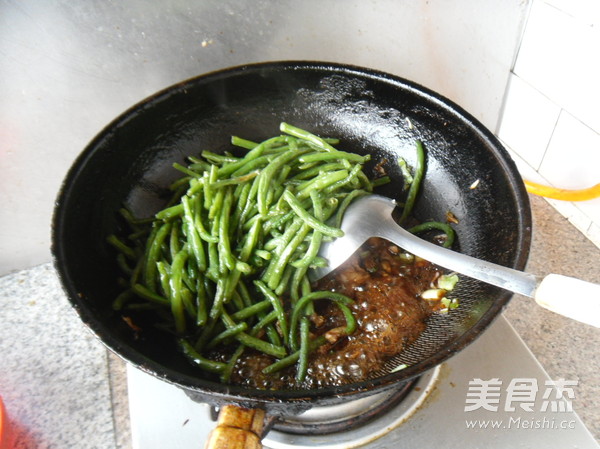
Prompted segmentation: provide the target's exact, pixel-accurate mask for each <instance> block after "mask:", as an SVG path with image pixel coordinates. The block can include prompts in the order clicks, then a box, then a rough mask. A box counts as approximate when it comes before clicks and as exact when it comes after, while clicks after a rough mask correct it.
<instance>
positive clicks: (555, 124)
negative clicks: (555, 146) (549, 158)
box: [534, 88, 564, 175]
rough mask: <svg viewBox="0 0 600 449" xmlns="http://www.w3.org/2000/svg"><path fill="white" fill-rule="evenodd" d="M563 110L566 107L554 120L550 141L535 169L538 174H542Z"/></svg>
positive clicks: (561, 109)
mask: <svg viewBox="0 0 600 449" xmlns="http://www.w3.org/2000/svg"><path fill="white" fill-rule="evenodd" d="M534 89H535V88H534ZM553 103H554V102H553ZM554 104H556V103H554ZM557 106H558V105H557ZM559 107H560V106H559ZM563 112H564V109H563V108H562V107H561V108H560V111H558V115H557V116H556V121H555V122H554V126H553V127H552V132H551V133H550V137H549V138H548V141H547V142H546V147H545V148H544V153H543V154H542V157H541V158H540V162H539V164H538V166H537V167H535V171H536V172H538V174H540V175H541V173H540V170H541V168H542V164H543V163H544V159H545V158H546V153H548V148H550V143H551V142H552V138H553V137H554V133H555V132H556V127H557V126H558V121H559V120H560V117H561V116H562V114H563Z"/></svg>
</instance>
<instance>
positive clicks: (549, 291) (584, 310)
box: [534, 274, 600, 327]
mask: <svg viewBox="0 0 600 449" xmlns="http://www.w3.org/2000/svg"><path fill="white" fill-rule="evenodd" d="M534 298H535V301H536V302H537V303H538V304H539V305H540V306H542V307H544V308H545V309H548V310H551V311H553V312H556V313H559V314H561V315H563V316H566V317H568V318H572V319H574V320H577V321H581V322H582V323H586V324H591V325H592V326H596V327H600V285H598V284H592V283H591V282H587V281H582V280H581V279H575V278H572V277H568V276H563V275H560V274H549V275H547V276H546V277H545V278H544V279H542V282H540V284H539V286H538V288H537V289H536V291H535V294H534Z"/></svg>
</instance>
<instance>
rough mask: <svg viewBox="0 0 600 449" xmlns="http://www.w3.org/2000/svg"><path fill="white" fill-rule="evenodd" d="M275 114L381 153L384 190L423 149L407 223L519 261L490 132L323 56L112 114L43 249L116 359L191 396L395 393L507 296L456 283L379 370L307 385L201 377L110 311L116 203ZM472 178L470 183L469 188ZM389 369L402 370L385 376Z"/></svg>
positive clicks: (509, 180) (504, 157)
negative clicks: (452, 301)
mask: <svg viewBox="0 0 600 449" xmlns="http://www.w3.org/2000/svg"><path fill="white" fill-rule="evenodd" d="M281 121H286V122H288V123H291V124H294V125H296V126H299V127H302V128H305V129H307V130H310V131H311V132H314V133H316V134H319V135H324V136H331V137H338V138H340V139H341V144H340V148H342V149H345V150H347V151H353V152H357V153H361V154H364V153H371V154H373V155H374V157H373V158H372V159H373V160H374V161H379V160H381V159H382V158H386V159H387V160H388V164H387V167H388V171H389V174H390V175H391V177H392V178H393V180H394V182H393V183H392V184H391V185H388V186H387V187H386V188H385V189H384V190H383V192H382V193H383V194H385V195H388V196H390V197H394V198H397V199H401V189H400V187H399V185H400V184H399V180H400V176H401V175H400V171H399V169H398V167H397V164H396V163H395V161H396V159H397V157H398V156H401V157H403V158H405V159H406V160H407V161H408V163H409V164H412V163H414V161H415V154H414V153H415V151H414V141H415V139H417V138H418V139H421V140H422V141H423V142H424V145H425V147H426V149H427V154H428V156H427V172H426V175H425V182H424V186H423V188H422V193H421V195H420V198H419V200H418V203H417V207H416V211H415V215H416V218H417V219H420V220H426V219H437V220H441V221H444V220H445V215H446V212H447V211H452V213H453V214H454V215H455V216H456V217H458V219H459V223H458V224H457V225H455V229H456V231H457V235H458V244H459V249H460V251H462V252H464V253H467V254H470V255H473V256H476V257H479V258H482V259H486V260H489V261H492V262H495V263H499V264H502V265H505V266H509V267H513V268H517V269H523V268H524V265H525V262H526V259H527V256H528V252H529V246H530V238H531V235H530V233H531V216H530V208H529V202H528V198H527V195H526V192H525V189H524V187H523V183H522V180H521V178H520V176H519V174H518V172H517V170H516V168H515V165H514V164H513V162H512V161H511V159H510V157H509V156H508V154H507V152H506V151H505V150H504V148H503V147H502V145H501V144H500V143H499V142H498V140H497V139H496V138H495V137H494V136H493V135H492V134H491V133H490V132H489V131H488V130H486V129H485V128H484V127H483V126H482V125H481V124H480V123H479V122H478V121H477V120H476V119H474V118H473V117H472V116H471V115H469V114H468V113H467V112H465V111H464V110H463V109H461V108H460V107H459V106H457V105H455V104H453V103H452V102H450V101H449V100H447V99H445V98H443V97H441V96H440V95H438V94H436V93H434V92H431V91H429V90H427V89H425V88H423V87H421V86H419V85H416V84H414V83H412V82H409V81H406V80H403V79H400V78H397V77H395V76H391V75H388V74H385V73H381V72H377V71H373V70H369V69H362V68H357V67H352V66H343V65H337V64H328V63H312V62H275V63H266V64H257V65H248V66H242V67H236V68H232V69H228V70H223V71H219V72H214V73H209V74H207V75H203V76H200V77H198V78H194V79H191V80H188V81H184V82H182V83H180V84H177V85H174V86H172V87H170V88H168V89H166V90H163V91H161V92H159V93H157V94H156V95H153V96H152V97H150V98H148V99H146V100H144V101H143V102H141V103H139V104H138V105H136V106H134V107H132V108H131V109H130V110H128V111H127V112H125V113H124V114H123V115H121V116H120V117H118V118H117V119H116V120H115V121H113V122H112V123H110V124H109V125H108V126H107V127H106V128H105V129H104V130H103V131H101V132H100V134H99V135H98V136H97V137H96V138H95V139H94V140H93V141H92V142H91V143H90V144H89V145H88V146H87V148H85V150H84V151H83V152H82V153H81V155H80V156H79V157H78V158H77V160H76V161H75V162H74V164H73V166H72V168H71V169H70V171H69V172H68V174H67V176H66V179H65V181H64V184H63V186H62V188H61V191H60V193H59V195H58V199H57V202H56V209H55V214H54V219H53V243H52V245H53V247H52V250H53V255H54V262H55V266H56V269H57V271H58V274H59V277H60V279H61V281H62V284H63V286H64V289H65V291H66V293H67V296H68V298H69V300H70V301H71V303H72V305H73V306H74V308H75V309H76V310H77V312H78V314H79V316H80V317H81V319H82V320H83V322H84V323H85V324H86V325H87V326H88V327H89V328H90V329H91V330H92V331H93V332H94V333H95V334H96V335H97V336H98V338H100V340H101V341H102V342H103V343H104V344H105V345H106V346H107V347H108V348H110V349H111V350H112V351H114V352H115V353H116V354H118V355H119V356H121V357H122V358H123V359H125V360H126V361H127V362H129V363H131V364H133V365H134V366H136V367H138V368H140V369H142V370H144V371H145V372H148V373H150V374H152V375H154V376H156V377H158V378H160V379H163V380H165V381H167V382H170V383H172V384H175V385H177V386H179V387H180V388H182V389H184V390H185V391H186V392H187V393H188V395H190V396H191V397H192V398H193V399H195V400H198V401H205V402H209V403H212V404H215V405H223V404H229V403H233V404H237V405H240V406H244V407H251V408H262V409H265V410H266V412H267V413H268V414H272V415H282V414H294V413H299V412H301V411H303V410H306V409H308V408H310V407H312V406H314V405H328V404H335V403H339V402H342V401H346V400H347V399H348V398H349V397H351V398H353V399H354V398H359V397H363V396H366V395H371V394H374V393H378V392H382V391H384V390H387V389H390V388H394V387H396V386H397V385H398V384H400V383H401V382H403V381H406V380H407V379H410V378H412V377H414V376H417V375H419V374H421V373H423V372H424V371H426V370H428V369H430V368H432V367H434V366H436V365H438V364H439V363H441V362H442V361H444V360H446V359H447V358H448V357H451V356H452V355H453V354H455V353H457V352H458V351H459V350H461V349H463V348H464V347H466V346H467V345H468V344H469V343H471V342H472V341H473V340H475V339H476V338H477V336H478V335H479V334H481V332H483V331H484V330H485V329H486V328H487V327H488V325H489V324H490V323H491V322H492V320H493V319H494V318H495V317H496V316H497V315H498V314H499V313H500V312H501V311H502V309H503V307H504V306H505V305H506V303H507V302H508V301H509V299H510V296H511V294H510V293H508V292H506V291H503V290H501V289H498V288H496V287H492V286H489V285H484V284H480V283H478V282H476V281H473V280H470V279H466V278H463V280H462V282H461V283H460V284H459V290H458V291H457V292H456V296H458V297H459V298H460V299H461V305H460V307H459V308H458V309H456V310H453V311H452V312H451V313H450V314H448V315H446V316H442V315H440V316H434V317H433V318H432V319H431V320H430V321H429V323H428V326H427V330H426V331H425V333H424V334H423V335H422V336H421V338H420V339H419V340H418V341H417V342H416V343H415V344H414V345H412V347H411V348H410V349H408V350H407V351H405V353H403V354H402V355H401V356H400V357H397V358H396V359H395V360H393V361H392V362H390V363H389V364H388V365H389V366H388V369H386V370H385V371H384V372H381V373H376V374H374V375H373V376H372V378H371V379H369V380H367V381H365V382H362V383H358V384H352V385H346V386H342V387H335V388H323V389H319V390H314V391H306V390H294V391H291V390H290V391H262V390H252V389H248V388H243V387H236V386H230V385H224V384H221V383H218V382H215V381H212V380H209V379H207V378H206V377H203V374H202V372H200V371H199V370H198V369H197V368H195V367H194V366H192V365H190V364H189V363H188V362H187V361H186V360H185V358H184V357H183V356H182V355H180V354H179V352H178V350H177V349H176V346H175V344H174V343H173V342H172V341H171V340H170V339H168V338H164V336H162V335H158V334H153V333H151V332H146V333H144V334H143V337H142V338H136V337H135V333H134V332H132V330H131V328H130V327H129V326H128V325H127V324H126V323H125V322H124V321H123V320H122V318H121V317H120V316H119V315H118V314H117V313H114V312H113V310H112V309H111V303H112V301H113V299H114V298H115V296H116V295H117V294H118V291H119V288H118V286H117V283H116V278H117V267H116V264H115V261H114V254H113V253H112V251H111V250H110V248H109V247H108V246H107V244H106V243H105V239H106V237H107V235H109V234H111V233H113V232H115V230H116V227H117V214H116V211H117V210H118V208H119V207H121V205H122V204H123V203H125V204H127V205H128V206H129V207H130V208H131V209H132V210H133V211H134V213H135V214H137V215H138V216H148V215H151V214H152V213H153V212H155V211H157V210H158V209H160V208H161V206H163V204H164V201H165V198H166V197H165V188H166V186H168V185H169V183H170V182H171V181H173V180H174V179H175V178H177V177H178V176H179V174H178V172H176V171H175V170H174V169H172V163H173V162H183V161H184V158H185V156H187V155H193V154H198V153H199V152H200V151H202V150H203V149H211V150H213V151H225V150H227V149H229V148H230V144H229V139H230V136H231V135H239V136H241V137H244V138H248V139H252V140H261V139H264V138H267V137H270V136H272V135H275V134H277V133H278V125H279V123H280V122H281ZM476 181H477V182H478V184H477V186H476V187H475V188H472V187H473V183H475V182H476ZM399 364H406V365H408V367H407V368H406V369H403V370H399V371H396V372H392V370H393V368H394V367H396V366H398V365H399Z"/></svg>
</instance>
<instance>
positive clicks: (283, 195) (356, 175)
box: [108, 123, 422, 382]
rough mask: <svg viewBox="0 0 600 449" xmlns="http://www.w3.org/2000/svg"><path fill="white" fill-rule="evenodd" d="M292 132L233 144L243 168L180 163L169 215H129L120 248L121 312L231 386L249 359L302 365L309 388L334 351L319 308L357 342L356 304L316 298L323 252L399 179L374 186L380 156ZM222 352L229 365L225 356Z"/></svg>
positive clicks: (201, 160)
mask: <svg viewBox="0 0 600 449" xmlns="http://www.w3.org/2000/svg"><path fill="white" fill-rule="evenodd" d="M280 131H281V133H282V134H281V135H279V136H277V137H273V138H270V139H267V140H265V141H263V142H251V141H249V140H246V139H242V138H239V137H232V144H233V146H234V147H238V149H241V150H242V152H243V154H244V155H243V156H241V157H238V156H234V155H232V154H230V153H226V154H216V153H213V152H210V151H203V152H202V153H201V156H200V157H189V158H188V159H189V163H188V164H187V165H186V166H184V165H181V164H177V163H176V164H174V165H173V166H174V168H176V169H177V170H179V171H181V172H182V173H183V176H182V177H181V178H180V179H178V180H177V181H175V182H174V183H173V184H172V185H171V190H172V192H173V195H172V198H171V199H170V200H169V201H168V204H167V206H166V207H165V208H164V209H162V210H160V211H159V212H158V213H156V214H155V216H154V217H152V218H150V219H136V218H134V217H133V216H132V214H131V213H130V212H129V211H128V210H127V209H125V208H123V209H121V211H120V212H121V214H122V216H123V217H124V218H125V220H126V222H127V223H128V226H129V228H130V232H129V234H128V235H127V236H126V237H121V236H117V235H111V236H110V237H109V238H108V241H109V243H110V244H112V245H113V246H114V247H115V248H117V250H118V255H117V261H118V263H119V265H120V267H121V269H122V271H123V273H124V276H123V277H122V278H121V280H120V282H121V283H122V285H123V293H121V294H120V295H119V296H118V297H117V298H116V300H115V301H114V303H113V308H114V309H115V310H124V311H143V310H151V311H152V312H153V313H154V314H156V315H157V316H158V317H161V321H160V323H159V325H160V327H162V328H163V329H165V330H167V331H168V332H171V333H172V334H174V335H175V337H176V339H177V341H178V342H179V346H180V349H181V350H182V352H183V353H184V354H185V355H186V356H187V357H188V359H189V360H191V361H192V362H193V363H194V364H196V365H198V366H199V367H200V368H201V369H202V370H204V371H207V372H211V373H215V374H217V375H218V376H220V378H221V380H222V381H223V382H229V380H230V377H231V374H232V371H233V368H234V366H235V364H236V362H237V360H238V359H239V358H240V357H241V356H242V354H243V352H244V351H245V350H246V349H247V348H252V349H253V350H257V351H260V352H262V353H265V354H268V355H269V356H271V357H272V358H273V360H274V363H273V364H272V365H270V366H268V367H267V368H265V369H264V372H265V373H272V372H276V371H278V370H280V369H283V368H285V367H287V366H290V365H293V364H296V372H297V375H296V379H297V381H298V382H301V381H302V380H303V379H304V377H305V375H306V371H307V363H308V357H309V354H310V352H311V351H313V350H314V349H315V348H317V347H318V346H320V345H322V344H323V343H325V340H324V337H316V338H315V337H311V334H310V329H309V328H310V322H309V317H310V315H311V314H312V313H313V312H314V307H313V303H314V301H317V300H320V301H322V300H328V301H332V302H333V303H334V304H335V305H336V307H338V308H339V309H340V311H341V312H342V313H343V316H344V317H345V319H346V328H345V331H346V333H347V334H351V333H352V332H354V330H355V328H356V320H355V318H354V317H353V314H352V313H351V311H350V308H349V306H350V305H351V303H352V300H351V299H349V298H347V297H346V296H343V295H340V294H338V293H333V292H313V291H311V285H310V282H309V280H308V276H307V273H308V270H310V269H311V267H316V266H319V265H321V264H326V261H325V260H323V259H322V258H320V257H319V256H318V251H319V247H320V245H321V242H322V241H323V240H325V239H331V238H336V237H340V236H342V235H343V232H342V231H341V230H340V228H339V225H340V223H341V219H342V216H343V213H344V211H345V209H346V207H347V206H348V205H349V204H350V202H351V201H352V200H354V199H355V198H358V197H360V196H361V195H365V194H368V193H370V192H372V191H373V188H374V187H376V186H377V185H379V184H382V183H386V182H388V181H389V179H388V178H387V176H382V177H380V178H378V179H376V180H374V181H371V180H369V179H368V177H367V176H366V175H365V173H364V171H363V166H364V164H365V162H367V161H368V160H369V156H368V155H367V156H361V155H357V154H354V153H348V152H344V151H341V150H338V149H337V148H335V147H334V145H337V143H338V142H337V141H336V140H335V139H323V138H320V137H318V136H316V135H314V134H311V133H309V132H307V131H305V130H302V129H299V128H297V127H294V126H292V125H289V124H287V123H281V125H280ZM421 177H422V175H416V176H415V179H417V178H418V180H419V182H420V179H421ZM414 185H415V183H414V182H413V183H412V184H411V188H413V189H415V187H414ZM416 188H417V190H418V186H417V187H416ZM416 193H417V192H416V191H414V192H412V193H411V192H410V191H409V199H411V195H412V200H411V201H414V197H415V196H416ZM411 207H412V205H410V206H409V205H408V204H407V205H406V207H405V210H406V209H409V208H411ZM407 213H408V212H407ZM222 345H228V346H227V347H228V348H231V349H230V350H229V351H228V352H227V353H228V354H229V355H228V357H229V358H228V359H227V360H225V359H224V358H223V357H222V356H220V357H218V358H216V357H214V354H216V349H218V348H222Z"/></svg>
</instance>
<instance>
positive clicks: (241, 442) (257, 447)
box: [204, 405, 265, 449]
mask: <svg viewBox="0 0 600 449" xmlns="http://www.w3.org/2000/svg"><path fill="white" fill-rule="evenodd" d="M264 421H265V412H264V410H260V409H248V408H242V407H236V406H235V405H226V406H224V407H222V408H221V411H220V412H219V419H218V421H217V427H216V428H215V429H213V430H212V432H211V433H210V435H209V436H208V440H207V441H206V445H205V446H204V448H205V449H261V448H262V444H261V442H260V440H261V438H260V435H261V434H262V431H263V426H264Z"/></svg>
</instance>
